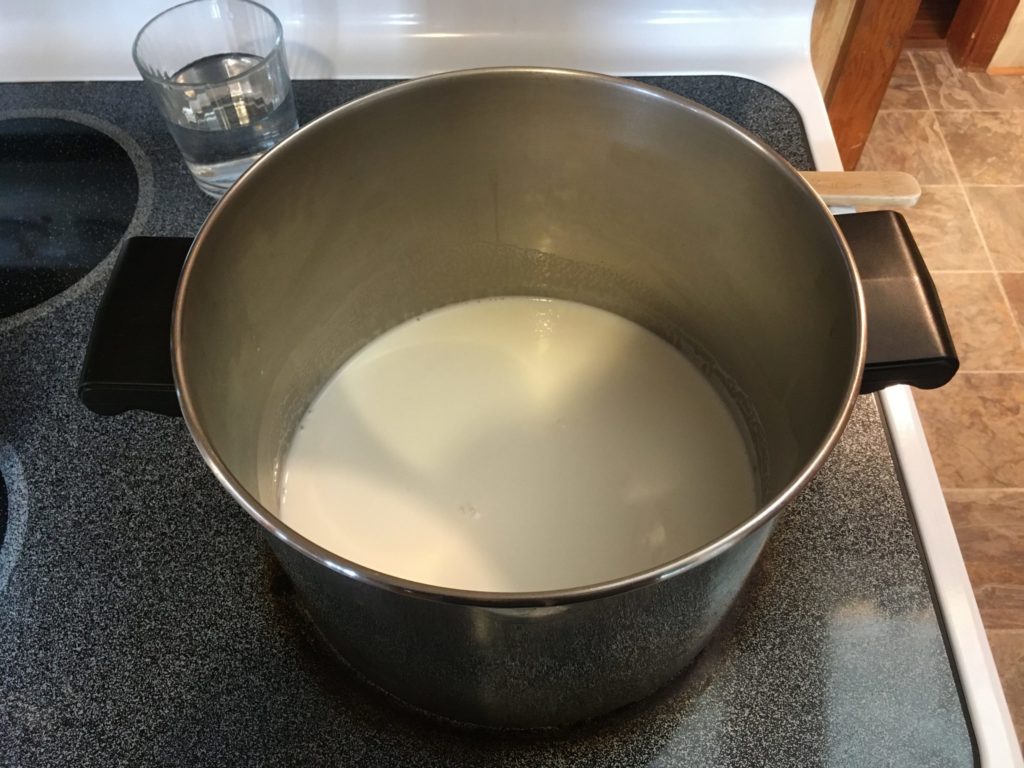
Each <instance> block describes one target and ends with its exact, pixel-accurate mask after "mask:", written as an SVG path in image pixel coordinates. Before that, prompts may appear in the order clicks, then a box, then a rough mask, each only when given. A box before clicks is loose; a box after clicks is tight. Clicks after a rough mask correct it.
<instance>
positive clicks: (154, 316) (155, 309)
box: [78, 237, 192, 416]
mask: <svg viewBox="0 0 1024 768" xmlns="http://www.w3.org/2000/svg"><path fill="white" fill-rule="evenodd" d="M191 246H192V238H190V237H132V238H129V239H128V240H127V241H126V242H125V244H124V246H123V247H122V248H121V252H120V253H119V254H118V256H117V261H116V262H115V263H114V270H113V272H112V273H111V275H110V281H109V282H108V283H107V288H106V291H105V292H104V294H103V300H102V301H101V302H100V306H99V309H98V310H97V312H96V319H95V321H94V322H93V326H92V334H91V335H90V336H89V346H88V348H87V349H86V352H85V362H84V363H83V365H82V375H81V378H80V379H79V381H78V397H79V399H80V400H81V401H82V402H83V403H85V405H86V407H87V408H88V409H89V410H91V411H94V412H95V413H99V414H102V415H104V416H114V415H116V414H119V413H124V412H125V411H135V410H142V411H152V412H153V413H160V414H164V415H165V416H180V415H181V408H180V407H179V406H178V393H177V392H176V391H175V387H174V376H173V374H172V372H171V350H170V345H171V315H172V312H173V308H174V294H175V292H176V291H177V288H178V278H179V277H180V276H181V268H182V266H183V265H184V263H185V258H186V257H187V256H188V251H189V248H190V247H191Z"/></svg>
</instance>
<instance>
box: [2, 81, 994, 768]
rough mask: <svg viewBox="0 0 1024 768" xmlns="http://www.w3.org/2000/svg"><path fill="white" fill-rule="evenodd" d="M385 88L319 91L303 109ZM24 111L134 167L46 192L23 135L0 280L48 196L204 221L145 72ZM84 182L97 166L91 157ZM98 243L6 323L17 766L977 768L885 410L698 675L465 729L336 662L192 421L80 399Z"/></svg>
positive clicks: (76, 86)
mask: <svg viewBox="0 0 1024 768" xmlns="http://www.w3.org/2000/svg"><path fill="white" fill-rule="evenodd" d="M651 81H652V82H654V83H655V84H657V85H660V86H662V87H667V88H669V89H670V90H674V91H676V92H679V93H682V94H683V95H687V96H690V97H691V98H694V99H696V100H697V101H701V102H703V103H704V104H707V105H708V106H710V107H712V108H714V109H716V110H718V111H719V112H722V113H723V114H725V115H727V116H728V117H731V118H733V119H734V120H736V121H737V122H739V123H740V124H742V125H744V126H746V127H747V128H749V129H750V130H752V131H754V132H755V133H758V134H760V135H761V136H762V137H764V138H765V139H767V140H768V142H769V143H770V144H772V145H773V146H775V147H776V148H777V149H778V150H779V151H780V152H781V153H782V154H783V155H785V156H786V157H787V158H788V159H789V160H790V161H791V162H793V163H794V164H795V165H797V166H799V167H803V168H808V167H810V156H809V152H808V150H807V146H806V142H805V140H804V138H803V134H802V130H801V127H800V122H799V118H798V116H797V115H796V113H795V112H794V110H793V109H792V107H791V106H790V105H789V103H788V102H786V101H785V100H784V99H783V98H781V97H780V96H778V95H777V94H775V93H773V92H772V91H770V90H768V89H767V88H764V87H763V86H760V85H757V84H754V83H751V82H748V81H744V80H739V79H735V78H726V77H694V78H671V77H668V78H652V80H651ZM379 85H381V83H379V82H377V83H371V82H299V83H296V86H295V91H296V101H297V105H298V110H299V115H300V119H301V120H303V121H308V120H309V119H310V118H312V117H313V116H315V115H317V114H319V113H321V112H323V111H325V110H326V109H328V108H330V107H332V106H334V105H336V104H339V103H341V102H342V101H345V100H347V99H349V98H352V97H353V96H355V95H358V94H360V93H364V92H366V91H369V90H372V89H373V88H375V87H379ZM12 119H20V120H29V121H35V122H34V123H33V127H34V128H39V127H40V123H39V121H47V120H54V119H56V120H59V121H65V123H67V122H68V121H70V123H71V129H70V132H71V134H76V132H77V133H86V134H88V136H89V137H90V138H89V139H88V140H90V141H91V140H95V139H96V137H95V136H94V134H95V133H96V132H98V133H99V134H103V135H105V136H107V137H110V138H112V139H113V140H114V141H115V142H116V143H117V144H118V145H119V146H120V147H121V148H122V149H123V153H124V155H125V156H127V157H128V158H130V161H131V163H132V165H133V166H134V175H132V174H130V173H129V174H125V173H124V170H125V168H124V165H123V162H122V161H121V160H120V159H119V157H120V155H119V154H118V153H117V152H110V153H109V157H107V160H108V161H110V162H112V163H113V165H112V166H110V167H111V168H113V167H115V166H116V167H119V168H120V170H119V171H116V172H114V171H112V172H111V173H110V174H109V175H108V176H106V177H105V178H108V179H109V184H110V185H120V186H118V187H117V189H116V190H113V189H107V190H106V191H104V190H103V185H102V184H101V185H100V186H99V189H98V190H97V189H96V188H94V187H90V185H89V184H76V183H75V182H73V181H68V180H67V179H66V177H62V176H61V175H60V169H53V168H51V171H52V172H53V174H54V179H58V181H56V182H51V184H53V183H56V184H57V185H58V186H60V188H59V189H57V188H51V189H50V191H49V193H46V185H45V184H42V183H41V182H40V181H39V177H38V175H35V176H34V175H33V174H32V172H31V170H25V168H24V167H22V168H21V170H18V169H16V168H15V166H14V165H12V162H13V161H10V160H8V161H6V162H7V165H6V166H5V165H4V163H5V160H4V158H3V153H2V152H0V179H3V183H4V187H3V189H0V248H2V250H0V275H2V274H3V272H4V270H5V269H6V268H7V267H8V266H9V265H10V263H11V261H12V260H13V259H14V256H12V255H11V254H14V253H17V254H21V258H22V262H24V260H25V259H24V254H25V253H26V251H25V250H23V249H22V250H18V248H19V247H20V246H19V245H18V244H19V242H20V241H18V239H17V228H18V227H19V226H20V225H22V224H24V221H23V219H25V218H26V217H31V216H33V215H35V214H32V213H31V209H30V207H29V208H26V207H25V205H24V204H25V203H26V200H25V199H24V195H25V194H26V192H25V190H28V189H31V190H34V191H33V194H37V195H41V196H42V198H43V199H42V200H41V203H40V204H41V205H44V206H45V205H49V206H51V208H52V207H53V205H54V201H59V202H60V205H58V207H57V208H54V209H53V210H59V211H60V212H61V215H62V216H64V218H63V219H62V221H63V222H64V223H65V229H66V230H67V231H74V232H78V233H80V234H81V233H82V232H86V233H88V232H90V231H93V230H88V228H87V227H88V226H90V225H92V226H95V225H96V224H95V221H92V220H91V219H90V221H91V224H90V222H89V221H84V222H83V221H78V223H75V222H76V218H75V217H76V216H78V218H79V219H89V217H90V216H92V217H93V219H95V216H94V215H93V213H90V211H93V209H95V208H96V207H97V206H99V207H100V208H101V209H102V211H103V214H104V216H105V218H104V219H103V222H104V223H103V224H102V227H100V229H99V230H96V231H101V232H102V233H104V234H103V237H106V238H107V240H109V239H110V238H111V234H110V233H111V232H112V231H113V232H114V235H115V236H117V232H116V230H117V229H121V228H123V231H124V233H125V234H150V235H184V236H188V235H192V234H194V233H195V232H196V231H197V229H198V227H199V225H200V223H201V222H202V219H203V217H204V216H205V214H206V213H207V211H208V210H209V208H210V201H209V199H208V198H206V197H204V196H203V195H202V193H200V192H199V190H198V189H197V188H196V187H195V185H194V183H193V182H192V180H191V178H190V177H189V175H188V172H187V171H186V169H185V166H184V164H183V163H182V161H181V159H180V156H179V154H178V152H177V150H176V149H175V147H174V144H173V142H172V140H171V138H170V136H169V135H168V133H167V131H166V130H165V128H164V126H163V124H162V123H161V121H160V119H159V117H158V115H157V113H156V111H155V110H154V108H153V107H152V106H151V105H150V103H149V101H148V99H147V96H146V94H145V93H144V92H143V90H142V86H141V84H138V83H62V84H0V136H2V135H3V122H2V121H4V120H12ZM24 125H26V124H25V123H22V126H24ZM59 125H64V128H65V129H68V125H65V124H64V123H59ZM75 126H77V127H75ZM8 127H9V128H13V127H15V126H14V124H13V123H9V124H8ZM101 143H102V142H101ZM103 146H108V145H106V144H103ZM108 148H109V147H108ZM19 158H20V159H19ZM111 158H114V159H113V160H111ZM15 159H16V160H17V161H18V162H21V163H22V164H23V165H24V163H25V162H26V161H25V158H24V157H23V156H21V155H19V156H18V157H17V158H15ZM86 176H88V177H89V178H90V179H92V180H93V181H95V175H94V169H93V170H90V171H88V172H87V173H86ZM61 178H64V181H59V179H61ZM90 183H91V182H90ZM40 190H42V191H40ZM47 194H49V197H47ZM97 195H102V196H104V197H103V200H102V201H97V199H96V196H97ZM12 198H15V199H17V203H18V204H17V205H14V204H13V202H12ZM133 200H134V201H135V202H136V203H137V204H136V205H135V206H134V207H132V201H133ZM19 217H20V218H19ZM51 219H52V214H51ZM111 222H114V223H111ZM83 227H84V228H85V229H83ZM111 227H114V229H113V230H112V229H111ZM11 232H14V233H15V234H14V235H11V236H10V237H8V235H9V234H10V233H11ZM83 239H84V240H87V241H90V242H92V243H93V244H95V239H94V238H91V237H90V236H85V237H84V238H83V237H79V245H77V246H68V245H67V244H66V242H65V243H64V244H63V245H62V244H61V243H58V246H60V248H64V250H63V251H60V250H59V248H58V251H48V253H50V254H51V257H52V258H53V259H54V260H56V261H57V262H61V260H62V259H63V260H64V262H67V263H71V262H72V261H74V260H75V259H77V258H79V257H80V258H82V259H94V260H95V259H96V258H99V259H102V260H101V261H100V262H99V266H97V267H95V268H93V269H91V271H89V266H91V265H88V262H87V261H86V262H82V263H86V264H87V266H86V267H85V268H79V272H78V273H76V274H75V275H74V276H72V277H70V278H66V280H67V283H68V285H69V286H70V287H67V288H66V289H64V290H61V288H63V287H64V286H58V288H57V289H56V290H58V291H60V292H58V293H57V294H56V295H55V296H51V297H50V298H47V299H39V298H38V297H37V298H35V299H33V301H32V303H33V304H34V306H32V307H30V308H28V309H23V310H21V311H14V312H13V313H9V316H7V317H0V473H2V476H3V480H4V483H3V485H0V488H2V487H3V486H6V492H7V500H6V504H3V503H0V512H2V511H3V510H4V509H5V507H6V517H7V519H6V521H5V523H6V524H5V525H4V524H3V523H2V522H0V530H5V535H4V540H3V544H2V547H0V670H2V672H0V765H5V766H36V765H47V766H57V765H75V766H110V765H133V766H134V765H180V766H205V765H210V766H233V765H238V766H253V765H275V766H276V765H302V766H314V765H338V766H352V765H363V766H417V765H420V766H442V765H455V766H464V765H473V766H496V765H515V766H543V765H551V766H628V765H637V766H641V765H642V766H762V765H764V766H769V765H770V766H815V765H830V766H883V765H885V766H889V765H893V766H911V765H912V766H943V767H946V766H960V765H971V764H972V763H973V762H974V750H973V748H972V740H971V736H970V729H969V726H968V724H967V722H966V720H965V716H964V714H963V710H962V707H961V702H960V698H959V696H958V692H957V685H956V679H955V676H954V674H953V672H952V670H951V667H950V662H949V659H948V656H947V652H946V649H945V647H944V645H943V638H942V632H941V626H940V623H939V621H938V620H937V617H936V613H935V609H934V607H933V603H932V600H931V596H930V592H929V585H928V582H927V579H926V576H925V570H924V567H923V564H922V561H921V557H920V555H919V552H918V547H917V543H916V539H915V533H914V529H913V525H912V523H911V521H910V519H909V517H908V513H907V509H906V506H905V502H904V500H903V497H902V494H901V491H900V486H899V483H898V481H897V478H896V475H895V471H894V468H893V464H892V459H891V456H890V453H889V449H888V446H887V443H886V437H885V432H884V427H883V425H882V422H881V419H880V417H879V414H878V411H877V409H876V406H875V402H874V400H872V399H870V398H862V399H861V402H860V403H859V404H858V408H857V411H856V413H855V416H854V419H853V421H852V423H851V425H850V427H849V428H848V430H847V432H846V434H845V435H844V437H843V439H842V441H841V442H840V444H839V447H838V449H837V450H836V452H835V454H834V455H833V457H832V459H831V460H830V461H829V462H828V464H827V465H826V467H825V468H824V469H823V470H822V472H821V473H820V475H819V476H818V477H817V478H816V479H815V481H814V482H813V483H812V484H811V486H810V487H809V488H808V489H807V491H806V492H805V493H804V494H803V495H802V496H801V497H800V499H799V500H798V501H797V502H796V503H794V504H793V505H792V507H791V508H790V509H789V510H788V511H787V512H786V514H785V516H784V517H783V518H782V520H781V521H780V523H779V525H778V528H777V531H776V533H775V534H774V535H773V537H772V538H771V540H770V541H769V544H768V546H767V549H766V551H765V555H764V557H763V559H762V562H761V564H760V565H759V566H758V567H757V569H756V570H755V573H754V576H753V578H752V580H751V584H750V587H749V589H748V590H747V592H746V594H745V595H744V597H743V598H742V600H741V602H740V605H739V606H738V607H737V609H736V610H735V611H734V612H733V614H732V615H731V617H730V619H729V620H728V621H727V623H726V626H725V627H724V628H723V630H722V632H721V633H720V636H719V637H718V639H717V640H715V641H714V642H712V644H711V645H710V647H709V648H708V650H706V651H705V652H704V653H703V654H702V655H701V657H700V658H699V659H698V661H697V662H696V664H695V666H694V668H693V669H692V670H691V672H690V673H689V674H688V675H687V676H686V677H685V678H684V679H682V680H680V681H677V682H676V683H674V684H672V685H670V686H669V688H667V689H666V690H664V691H663V692H662V693H660V694H659V695H657V696H656V697H654V699H652V700H649V701H647V702H644V703H642V704H639V705H636V706H633V707H631V708H630V709H628V710H626V711H624V712H621V713H618V714H616V715H613V716H612V717H610V718H607V719H604V720H600V721H597V722H594V723H590V724H587V725H584V726H581V727H578V728H574V729H571V730H567V731H564V732H560V733H557V734H553V735H552V734H549V735H545V736H516V737H509V736H501V735H496V734H491V733H467V732H463V731H459V730H455V729H453V728H451V727H448V726H444V725H439V724H436V723H434V722H432V721H428V720H425V719H423V718H421V717H420V716H418V715H414V714H410V713H408V712H405V711H403V710H401V709H398V708H396V707H395V705H393V704H392V703H391V702H389V701H386V700H383V699H382V698H380V697H379V696H378V695H377V694H376V693H374V692H371V691H369V690H367V689H366V688H365V687H364V686H363V685H362V684H360V683H359V682H358V681H356V680H354V679H353V678H352V677H351V675H350V674H349V673H347V672H345V671H344V670H342V669H340V668H338V667H337V666H335V665H334V664H333V663H332V662H330V661H328V660H327V659H326V658H325V657H324V655H323V654H322V652H321V651H320V648H319V646H318V645H317V641H316V640H315V638H313V637H312V636H311V634H310V633H309V632H308V631H307V630H306V628H305V625H304V623H303V622H302V620H301V619H300V618H299V616H298V614H297V613H296V612H295V609H294V607H293V603H292V599H291V596H290V593H289V588H288V584H287V582H286V580H285V579H284V577H283V576H282V575H281V574H280V572H279V571H278V569H277V568H276V567H275V564H274V561H273V560H272V559H271V557H270V555H269V552H268V550H267V548H266V546H265V544H264V542H263V540H262V538H261V536H262V534H261V533H260V532H259V529H258V528H257V526H256V525H254V524H253V523H252V522H251V521H250V520H249V519H248V517H247V516H246V515H245V513H244V512H243V511H242V510H241V509H240V508H238V507H237V506H235V504H234V503H233V502H232V501H231V500H230V498H228V496H227V494H226V493H225V492H224V491H222V490H221V488H220V486H219V485H218V484H217V482H216V480H215V479H214V478H213V476H212V475H211V474H210V472H208V471H207V470H206V468H205V466H204V465H203V464H202V462H201V460H200V458H199V456H198V454H197V452H196V451H195V449H194V448H193V446H192V443H191V441H190V439H189V437H188V435H187V433H186V430H185V426H184V424H183V423H182V422H181V421H180V420H174V419H167V418H162V417H158V416H153V415H148V414H129V415H126V416H121V417H117V418H102V417H99V416H95V415H93V414H91V413H90V412H88V411H86V410H85V408H84V407H83V406H81V405H80V404H79V402H78V400H77V398H76V392H75V384H76V378H77V374H78V370H79V367H80V365H81V360H82V355H83V353H84V350H85V344H86V340H87V335H88V330H89V324H90V322H91V319H92V316H93V313H94V312H95V309H96V304H97V302H98V299H99V296H100V293H101V291H102V288H103V285H104V283H105V281H106V278H107V275H108V274H109V269H110V266H111V261H110V259H109V258H105V253H101V254H99V255H98V256H97V255H96V254H95V253H89V254H85V253H84V251H86V250H89V248H90V245H89V244H88V243H83V242H81V241H83ZM100 239H102V238H100ZM12 242H13V243H14V244H15V246H18V247H15V248H13V249H12V248H11V247H10V244H11V243H12ZM62 242H63V241H62ZM103 242H104V243H106V241H103ZM103 247H104V248H106V245H105V244H104V245H103ZM112 249H113V246H111V248H110V249H108V250H112ZM54 254H56V255H54ZM75 263H80V262H75ZM83 274H84V276H83ZM19 279H21V278H20V277H19ZM0 281H2V278H0ZM2 285H3V283H2V282H0V291H2V290H3V288H2ZM48 292H53V289H52V288H51V289H48ZM12 300H13V299H12ZM39 301H41V302H42V303H38V302H39Z"/></svg>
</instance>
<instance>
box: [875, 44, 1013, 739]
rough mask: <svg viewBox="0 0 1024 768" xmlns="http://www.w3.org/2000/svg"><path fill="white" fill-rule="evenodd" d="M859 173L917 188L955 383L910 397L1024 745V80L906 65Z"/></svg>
mask: <svg viewBox="0 0 1024 768" xmlns="http://www.w3.org/2000/svg"><path fill="white" fill-rule="evenodd" d="M858 168H860V169H864V170H869V169H875V170H881V169H888V170H905V171H908V172H910V173H913V174H915V175H916V176H917V178H918V180H919V181H920V182H921V185H922V189H923V194H922V197H921V202H920V203H919V204H918V206H917V207H916V208H914V209H911V210H910V211H908V212H907V213H906V215H907V220H908V221H909V222H910V227H911V230H912V231H913V232H914V235H915V237H916V239H917V241H918V244H919V245H920V247H921V251H922V253H923V254H924V257H925V261H926V262H927V263H928V265H929V268H930V269H931V271H932V275H933V277H934V279H935V283H936V285H937V287H938V289H939V294H940V295H941V297H942V301H943V306H944V307H945V310H946V316H947V319H948V321H949V324H950V328H951V330H952V332H953V338H954V341H955V342H956V345H957V350H958V351H959V353H960V361H961V369H960V371H961V372H960V373H959V375H958V376H957V377H956V378H955V379H954V380H953V382H952V383H951V384H950V385H949V386H947V387H945V388H944V389H941V390H937V391H934V392H922V393H919V394H917V395H915V397H916V399H917V404H918V408H919V410H920V412H921V419H922V421H923V422H924V428H925V432H926V434H927V436H928V443H929V446H930V447H931V450H932V454H933V456H934V458H935V465H936V467H937V469H938V472H939V478H940V479H941V481H942V486H943V489H944V490H945V493H946V500H947V502H948V503H949V509H950V514H951V516H952V518H953V524H954V526H955V528H956V531H957V537H958V538H959V541H960V548H961V550H962V551H963V554H964V560H965V561H966V563H967V569H968V572H969V573H970V575H971V581H972V583H973V586H974V593H975V595H976V597H977V600H978V606H979V608H980V610H981V615H982V619H983V620H984V622H985V626H986V629H987V631H988V636H989V641H990V643H991V645H992V652H993V654H994V656H995V659H996V666H997V667H998V668H999V673H1000V677H1001V678H1002V681H1003V689H1004V691H1005V693H1006V697H1007V700H1008V702H1009V705H1010V709H1011V711H1012V713H1013V716H1014V720H1015V722H1016V728H1017V734H1018V737H1024V76H1004V77H991V76H988V75H985V74H983V73H968V72H964V71H961V70H957V69H956V68H955V67H954V66H953V65H952V62H951V61H950V59H949V56H948V54H947V53H946V52H945V51H936V50H919V51H918V50H914V51H910V52H904V53H903V55H902V57H901V58H900V61H899V64H898V66H897V69H896V72H895V74H894V76H893V79H892V82H891V83H890V86H889V91H888V93H887V94H886V97H885V101H884V102H883V103H882V110H881V111H880V112H879V114H878V117H877V119H876V121H875V125H874V127H873V128H872V131H871V135H870V137H869V138H868V142H867V145H866V146H865V148H864V155H863V157H862V158H861V162H860V164H859V166H858Z"/></svg>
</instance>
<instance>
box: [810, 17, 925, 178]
mask: <svg viewBox="0 0 1024 768" xmlns="http://www.w3.org/2000/svg"><path fill="white" fill-rule="evenodd" d="M919 4H920V0H861V2H860V3H859V4H858V8H857V12H856V13H855V15H854V18H853V22H852V24H851V32H850V35H849V39H848V40H847V44H846V47H845V50H844V51H843V54H842V56H841V57H840V60H839V62H838V64H837V66H836V73H835V76H834V77H833V80H832V87H831V88H830V91H829V93H828V94H826V98H825V103H826V106H827V107H828V116H829V120H830V121H831V123H832V132H833V134H834V135H835V138H836V144H837V145H838V146H839V156H840V157H841V158H842V161H843V167H844V168H846V169H852V168H855V167H856V165H857V161H858V160H860V155H861V152H863V151H864V143H865V142H866V141H867V139H868V134H869V133H870V132H871V126H872V124H873V123H874V122H875V115H876V114H878V108H879V106H881V104H882V98H883V97H884V96H885V90H886V88H887V87H888V86H889V80H890V79H891V78H892V72H893V70H894V69H895V68H896V61H897V59H899V55H900V51H901V50H902V48H903V39H904V38H905V37H906V35H907V31H908V30H909V29H910V25H911V24H913V23H914V17H915V16H916V15H917V9H918V5H919Z"/></svg>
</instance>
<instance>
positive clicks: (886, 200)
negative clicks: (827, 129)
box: [800, 171, 921, 208]
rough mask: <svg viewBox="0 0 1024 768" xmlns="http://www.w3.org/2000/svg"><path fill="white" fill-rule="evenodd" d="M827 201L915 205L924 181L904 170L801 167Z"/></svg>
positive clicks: (894, 205) (886, 205) (902, 205)
mask: <svg viewBox="0 0 1024 768" xmlns="http://www.w3.org/2000/svg"><path fill="white" fill-rule="evenodd" d="M800 175H801V176H803V177H804V179H806V180H807V182H808V183H809V184H810V185H811V186H812V187H814V191H815V192H817V193H818V194H819V195H821V199H822V200H824V201H825V204H826V205H848V206H852V207H857V208H860V207H869V206H870V207H874V208H880V207H889V208H911V207H913V206H914V205H916V204H917V201H918V199H919V198H920V197H921V185H920V184H918V183H917V179H915V178H914V177H913V176H911V175H910V174H909V173H902V172H901V171H801V172H800Z"/></svg>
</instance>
